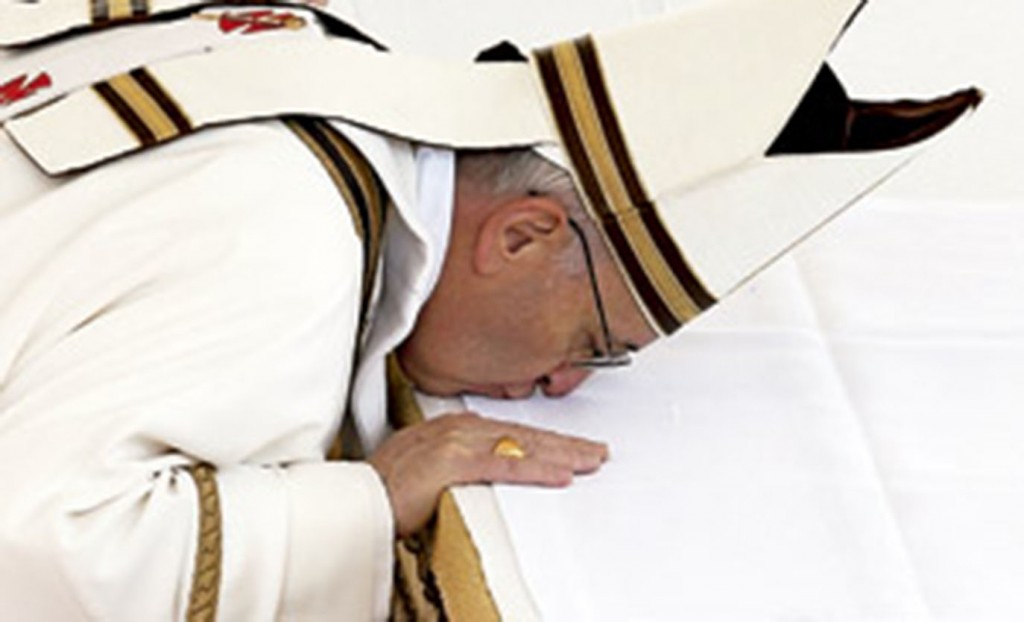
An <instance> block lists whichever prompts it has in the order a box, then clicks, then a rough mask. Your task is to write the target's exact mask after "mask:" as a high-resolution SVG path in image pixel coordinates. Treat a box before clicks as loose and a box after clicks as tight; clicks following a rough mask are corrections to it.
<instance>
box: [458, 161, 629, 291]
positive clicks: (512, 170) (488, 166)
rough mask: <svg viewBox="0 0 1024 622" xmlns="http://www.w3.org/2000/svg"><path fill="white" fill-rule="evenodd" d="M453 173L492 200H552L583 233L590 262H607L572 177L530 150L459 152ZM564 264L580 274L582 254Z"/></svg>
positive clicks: (570, 254) (569, 256)
mask: <svg viewBox="0 0 1024 622" xmlns="http://www.w3.org/2000/svg"><path fill="white" fill-rule="evenodd" d="M456 170H457V171H458V175H459V178H460V179H461V180H463V181H468V182H469V183H471V184H472V185H473V186H475V187H476V188H478V189H480V190H483V191H486V192H488V193H490V194H491V195H492V196H494V197H511V196H523V195H529V194H537V195H542V196H549V197H553V198H555V199H556V200H557V201H558V202H559V203H560V204H561V205H562V207H563V208H564V209H565V212H566V215H567V216H568V217H569V218H571V219H572V220H574V221H576V222H577V223H579V225H580V227H581V228H582V229H583V233H584V235H586V236H587V241H588V243H589V244H590V248H591V251H592V252H593V254H594V261H595V262H601V261H605V260H607V259H608V258H609V255H608V250H607V248H606V247H605V244H604V240H603V239H602V238H601V235H600V234H599V233H598V231H597V227H596V226H595V224H594V221H593V220H592V219H591V217H590V215H589V214H587V212H586V209H585V208H584V207H583V202H582V201H581V199H580V196H579V194H578V193H577V192H576V185H575V184H574V183H573V180H572V176H571V175H569V173H568V172H567V171H565V170H564V169H563V168H561V167H559V166H557V165H555V164H553V163H552V162H550V161H549V160H548V159H547V158H544V157H543V156H540V155H538V154H537V153H536V152H535V151H533V150H532V149H528V148H518V149H495V150H482V151H460V152H459V154H458V164H457V168H456ZM565 263H566V264H567V267H569V268H571V269H572V271H573V272H580V271H582V270H583V268H584V264H583V254H582V251H580V250H575V251H572V252H567V253H566V262H565Z"/></svg>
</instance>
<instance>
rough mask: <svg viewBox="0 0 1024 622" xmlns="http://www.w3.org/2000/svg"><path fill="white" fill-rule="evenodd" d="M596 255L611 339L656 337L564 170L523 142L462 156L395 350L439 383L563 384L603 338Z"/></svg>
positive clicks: (602, 346) (556, 388)
mask: <svg viewBox="0 0 1024 622" xmlns="http://www.w3.org/2000/svg"><path fill="white" fill-rule="evenodd" d="M572 222H576V223H578V224H579V225H580V230H581V231H582V236H583V237H584V239H585V242H586V244H587V246H588V247H589V249H590V252H591V254H592V257H593V267H594V275H595V277H596V281H597V283H598V289H599V295H600V299H601V301H602V303H603V304H602V307H603V311H604V314H605V316H606V317H607V323H608V331H609V333H610V335H611V340H612V344H611V347H612V348H613V349H622V348H626V347H629V348H639V347H641V346H643V345H646V344H647V343H649V342H650V341H652V340H653V339H654V338H655V333H654V332H653V331H652V330H651V329H650V328H649V327H648V325H647V323H646V321H645V320H644V318H643V315H642V314H641V312H640V310H639V308H638V307H637V306H636V304H635V303H634V302H633V299H632V297H631V296H630V294H629V291H628V290H627V287H626V284H625V283H624V282H623V280H622V277H621V276H620V275H619V272H618V270H616V268H615V266H614V265H613V262H612V260H611V258H610V256H609V253H608V251H607V249H606V248H605V246H604V244H603V242H602V241H601V238H600V235H599V234H598V233H597V231H596V229H595V228H594V226H593V224H592V221H591V220H590V218H589V217H588V216H587V215H586V214H585V213H584V210H583V209H582V207H581V205H580V201H579V198H578V197H577V195H576V192H575V190H574V188H573V183H572V180H571V178H570V177H569V175H567V174H566V173H565V172H564V171H563V170H561V169H560V168H558V167H556V166H554V165H552V164H550V163H548V162H547V161H546V160H544V159H543V158H541V157H539V156H537V155H535V154H534V153H533V152H532V151H530V150H525V149H523V150H507V151H488V152H467V153H462V154H460V156H459V160H458V165H457V178H456V188H455V209H454V219H453V225H452V235H451V243H450V245H449V248H448V252H447V255H446V257H445V263H444V267H443V269H442V273H441V277H440V280H439V282H438V284H437V287H436V288H435V290H434V292H433V294H432V295H431V297H430V299H429V300H428V301H427V304H426V305H425V306H424V308H423V309H422V311H421V313H420V317H419V319H418V321H417V324H416V327H415V329H414V331H413V333H412V335H411V336H410V337H409V339H408V340H407V341H406V342H405V343H404V344H403V345H402V346H401V348H400V350H399V357H400V360H401V361H402V365H403V367H404V368H405V370H406V372H407V373H408V374H409V376H410V378H411V379H412V380H413V382H414V383H415V384H416V385H417V386H418V387H419V388H420V389H421V390H424V391H427V392H429V393H435V394H444V395H448V394H455V393H462V392H470V393H481V394H485V395H490V396H495V397H522V396H526V395H529V394H531V393H532V392H533V391H534V388H535V387H537V386H540V388H541V389H542V390H543V391H544V392H545V393H546V394H548V395H562V394H565V393H568V392H569V391H571V390H572V389H574V388H575V387H576V386H578V385H579V383H580V382H582V381H583V380H584V379H585V378H586V377H587V375H588V371H587V370H586V369H585V368H582V367H579V366H578V363H579V362H580V361H583V360H585V359H588V358H591V357H593V356H594V355H595V354H604V353H606V352H605V350H606V349H608V344H606V343H605V337H604V332H603V330H602V325H601V319H600V314H599V311H598V305H597V301H596V299H595V295H594V290H593V286H592V283H591V279H590V276H589V272H588V269H587V261H586V255H585V250H584V246H583V243H581V239H580V236H579V234H578V232H577V231H574V229H573V226H572Z"/></svg>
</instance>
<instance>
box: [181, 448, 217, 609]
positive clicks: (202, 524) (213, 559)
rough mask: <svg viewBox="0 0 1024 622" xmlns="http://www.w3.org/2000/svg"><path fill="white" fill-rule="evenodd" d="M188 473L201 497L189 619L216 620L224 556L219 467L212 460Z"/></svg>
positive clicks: (189, 470)
mask: <svg viewBox="0 0 1024 622" xmlns="http://www.w3.org/2000/svg"><path fill="white" fill-rule="evenodd" d="M187 473H188V474H189V475H191V476H192V479H193V480H195V484H196V493H197V495H198V497H199V529H198V534H199V537H198V542H197V544H196V557H195V564H194V567H193V570H192V591H191V593H190V596H189V604H188V614H187V616H186V620H188V622H212V621H213V620H216V619H217V600H218V597H219V595H220V579H221V556H222V548H221V547H222V531H221V512H220V494H219V493H218V491H217V478H216V475H215V473H216V469H214V468H213V466H211V465H209V464H197V465H195V466H194V467H192V468H190V469H188V471H187Z"/></svg>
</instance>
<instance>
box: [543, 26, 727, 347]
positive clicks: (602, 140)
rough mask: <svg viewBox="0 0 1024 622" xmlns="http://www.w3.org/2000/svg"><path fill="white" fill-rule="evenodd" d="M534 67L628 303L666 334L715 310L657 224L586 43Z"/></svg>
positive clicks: (548, 55) (552, 53) (566, 46)
mask: <svg viewBox="0 0 1024 622" xmlns="http://www.w3.org/2000/svg"><path fill="white" fill-rule="evenodd" d="M535 60H536V66H537V68H538V71H539V73H540V76H541V82H542V84H543V86H544V89H545V93H546V94H547V96H548V102H549V105H550V107H551V111H552V114H553V117H554V120H555V125H556V127H557V129H558V132H559V135H560V137H561V138H562V144H563V146H564V147H565V151H566V153H567V154H568V156H569V158H570V160H571V161H572V164H573V169H574V171H573V172H574V173H575V176H576V180H577V182H578V185H579V187H580V188H581V190H582V191H583V195H584V197H585V198H586V203H587V206H588V208H589V209H590V212H591V216H592V217H593V218H594V219H595V220H596V221H597V222H598V223H599V224H600V228H601V229H602V232H603V233H604V235H605V238H606V240H607V241H608V243H609V246H610V247H611V249H612V250H613V254H614V255H615V256H616V258H617V260H618V263H619V265H620V267H621V268H622V271H623V273H624V274H625V275H626V276H627V282H628V283H629V285H630V287H631V289H632V291H633V292H634V298H636V299H637V301H638V302H639V303H640V305H641V307H642V308H644V309H645V311H646V312H647V314H648V316H649V317H650V318H651V320H652V324H654V325H655V326H656V327H657V328H658V329H659V330H660V331H661V332H662V333H664V334H668V333H671V332H673V331H675V330H676V329H678V328H679V327H680V326H681V325H682V324H683V323H685V322H686V321H688V320H689V319H691V318H692V317H694V316H695V315H697V314H699V313H700V312H701V311H702V310H703V309H705V308H707V307H709V306H711V305H712V304H713V303H714V298H713V297H712V296H711V295H710V294H709V293H708V292H707V290H706V289H705V288H704V286H703V284H702V283H701V282H700V279H699V278H698V277H697V275H696V274H695V273H694V271H693V270H692V268H691V267H690V266H689V264H688V262H687V261H686V259H685V257H684V256H683V254H682V253H681V252H680V250H679V249H678V248H677V247H676V245H675V243H674V241H673V240H672V237H671V235H670V234H669V233H668V231H667V230H666V229H665V227H664V225H663V223H662V222H661V219H660V218H659V217H658V214H657V211H656V209H655V207H654V204H653V203H652V201H650V199H649V198H648V196H647V193H646V192H645V190H644V188H643V185H642V183H641V181H640V177H639V175H638V173H637V171H636V168H635V166H634V164H633V160H632V157H631V156H630V153H629V150H628V148H627V144H626V140H625V137H624V135H623V132H622V129H621V126H620V124H619V121H618V118H617V115H616V114H615V110H614V107H613V106H612V103H611V97H610V95H609V93H608V89H607V86H606V84H605V81H604V77H603V73H602V71H601V67H600V62H599V60H598V57H597V50H596V49H595V47H594V44H593V41H592V40H591V39H589V38H583V39H579V40H577V41H574V42H567V43H561V44H558V45H555V46H553V47H551V48H547V49H544V50H540V51H538V52H536V53H535Z"/></svg>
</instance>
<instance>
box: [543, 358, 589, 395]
mask: <svg viewBox="0 0 1024 622" xmlns="http://www.w3.org/2000/svg"><path fill="white" fill-rule="evenodd" d="M591 373H593V372H592V371H591V370H589V369H584V368H582V367H573V366H572V365H569V364H565V365H562V366H561V367H559V368H558V369H555V370H554V371H552V372H550V373H548V374H547V375H546V376H544V377H543V378H541V380H540V382H539V383H538V384H540V390H541V391H543V392H544V395H546V396H548V397H561V396H563V395H568V394H569V393H572V392H573V391H574V390H575V389H576V387H578V386H580V385H581V384H583V381H584V380H586V379H587V378H588V377H589V376H590V374H591Z"/></svg>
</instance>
